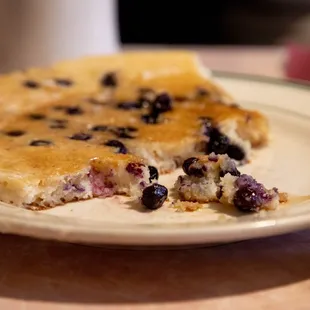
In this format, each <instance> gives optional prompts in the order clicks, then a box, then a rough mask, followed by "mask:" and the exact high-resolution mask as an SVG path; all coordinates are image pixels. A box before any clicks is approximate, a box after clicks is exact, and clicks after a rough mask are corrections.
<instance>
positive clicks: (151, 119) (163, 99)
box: [141, 93, 172, 124]
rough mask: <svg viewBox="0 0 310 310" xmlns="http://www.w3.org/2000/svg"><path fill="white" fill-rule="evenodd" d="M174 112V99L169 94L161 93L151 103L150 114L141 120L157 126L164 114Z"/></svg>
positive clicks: (143, 116)
mask: <svg viewBox="0 0 310 310" xmlns="http://www.w3.org/2000/svg"><path fill="white" fill-rule="evenodd" d="M171 110H172V99H171V97H170V96H169V95H168V94H167V93H161V94H159V95H157V96H156V98H155V99H154V100H153V101H152V102H151V104H150V107H149V113H148V114H144V115H142V117H141V119H142V121H143V122H144V123H146V124H157V123H158V120H159V116H160V115H161V114H162V113H165V112H168V111H171Z"/></svg>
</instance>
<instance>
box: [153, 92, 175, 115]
mask: <svg viewBox="0 0 310 310" xmlns="http://www.w3.org/2000/svg"><path fill="white" fill-rule="evenodd" d="M171 103H172V100H171V97H170V96H169V95H168V94H167V93H162V94H159V95H158V96H157V97H156V98H155V100H154V102H153V105H152V111H153V113H154V114H156V113H158V114H159V113H165V112H168V111H171V110H172V105H171Z"/></svg>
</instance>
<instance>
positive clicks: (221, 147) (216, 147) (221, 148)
mask: <svg viewBox="0 0 310 310" xmlns="http://www.w3.org/2000/svg"><path fill="white" fill-rule="evenodd" d="M229 142H230V141H229V139H228V137H227V136H226V135H223V134H221V133H220V132H219V130H218V129H217V128H213V129H212V131H211V134H210V141H209V142H208V153H212V152H214V153H215V154H226V153H227V150H228V146H229Z"/></svg>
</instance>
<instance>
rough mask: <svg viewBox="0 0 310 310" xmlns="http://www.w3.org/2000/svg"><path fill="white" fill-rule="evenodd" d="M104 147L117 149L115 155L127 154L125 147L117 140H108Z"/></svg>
mask: <svg viewBox="0 0 310 310" xmlns="http://www.w3.org/2000/svg"><path fill="white" fill-rule="evenodd" d="M104 145H106V146H111V147H115V148H117V149H118V151H117V153H119V154H127V153H128V151H127V149H126V147H125V145H124V144H123V143H122V142H120V141H118V140H109V141H107V142H106V143H104Z"/></svg>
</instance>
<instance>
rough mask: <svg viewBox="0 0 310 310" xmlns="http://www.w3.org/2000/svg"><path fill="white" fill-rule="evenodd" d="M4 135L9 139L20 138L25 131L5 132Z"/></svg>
mask: <svg viewBox="0 0 310 310" xmlns="http://www.w3.org/2000/svg"><path fill="white" fill-rule="evenodd" d="M5 134H6V135H7V136H10V137H20V136H22V135H24V134H25V131H23V130H10V131H7V132H6V133H5Z"/></svg>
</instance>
